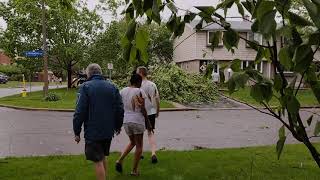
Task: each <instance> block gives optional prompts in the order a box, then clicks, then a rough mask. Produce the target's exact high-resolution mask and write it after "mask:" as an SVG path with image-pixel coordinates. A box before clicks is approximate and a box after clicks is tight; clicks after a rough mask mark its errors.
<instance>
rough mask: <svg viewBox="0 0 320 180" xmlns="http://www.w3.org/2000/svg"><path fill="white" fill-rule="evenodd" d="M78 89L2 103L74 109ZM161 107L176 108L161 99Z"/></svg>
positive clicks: (11, 98)
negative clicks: (46, 97)
mask: <svg viewBox="0 0 320 180" xmlns="http://www.w3.org/2000/svg"><path fill="white" fill-rule="evenodd" d="M77 91H78V90H77V89H69V90H67V89H53V90H49V92H51V93H55V94H57V95H59V96H60V97H61V100H60V101H56V102H47V101H44V100H43V94H42V91H37V92H32V93H28V96H27V97H25V98H22V97H21V96H20V95H14V96H8V97H4V98H0V104H1V105H9V106H16V107H27V108H48V109H74V108H75V102H76V97H77ZM160 108H174V105H173V104H171V103H170V102H168V101H161V103H160Z"/></svg>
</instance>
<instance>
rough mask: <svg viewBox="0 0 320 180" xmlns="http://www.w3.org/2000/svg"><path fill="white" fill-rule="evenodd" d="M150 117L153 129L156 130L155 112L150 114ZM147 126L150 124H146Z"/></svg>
mask: <svg viewBox="0 0 320 180" xmlns="http://www.w3.org/2000/svg"><path fill="white" fill-rule="evenodd" d="M148 119H149V121H150V124H151V128H152V130H154V129H155V128H156V115H155V114H152V115H149V116H148ZM147 127H148V126H147V125H146V128H147Z"/></svg>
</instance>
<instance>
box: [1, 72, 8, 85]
mask: <svg viewBox="0 0 320 180" xmlns="http://www.w3.org/2000/svg"><path fill="white" fill-rule="evenodd" d="M8 80H9V77H8V76H7V75H5V74H0V84H6V83H7V82H8Z"/></svg>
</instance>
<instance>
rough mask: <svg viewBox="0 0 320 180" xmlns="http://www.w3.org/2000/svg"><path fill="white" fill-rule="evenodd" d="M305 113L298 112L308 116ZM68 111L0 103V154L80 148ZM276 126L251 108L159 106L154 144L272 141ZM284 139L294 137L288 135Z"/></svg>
mask: <svg viewBox="0 0 320 180" xmlns="http://www.w3.org/2000/svg"><path fill="white" fill-rule="evenodd" d="M309 114H310V113H308V112H304V113H302V116H303V118H304V119H307V118H308V117H309ZM72 115H73V114H72V113H63V112H39V111H20V110H13V109H7V108H0V157H6V156H29V155H60V154H81V153H83V148H84V144H83V141H82V142H81V143H80V144H79V145H77V144H75V143H74V141H73V132H72ZM280 127H281V124H280V123H278V121H277V120H275V119H273V118H271V117H269V116H267V115H264V114H261V113H259V112H256V111H254V110H219V111H218V110H213V111H188V112H162V113H161V114H160V118H159V119H158V120H157V130H156V135H157V140H158V148H159V149H173V150H191V149H194V148H196V147H204V148H226V147H246V146H259V145H269V144H275V143H276V141H277V137H278V134H277V132H278V129H279V128H280ZM310 131H311V129H310ZM127 142H128V138H127V136H126V135H125V133H124V131H123V132H122V134H121V135H120V136H118V137H116V138H115V139H114V141H113V144H112V147H111V149H112V151H121V150H122V149H123V148H124V147H125V145H126V143H127ZM288 142H289V143H294V142H295V141H293V140H292V138H291V137H290V136H289V138H288ZM145 145H146V146H145V149H148V148H149V147H148V144H147V143H146V142H145Z"/></svg>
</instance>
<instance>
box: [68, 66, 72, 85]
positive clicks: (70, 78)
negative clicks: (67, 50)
mask: <svg viewBox="0 0 320 180" xmlns="http://www.w3.org/2000/svg"><path fill="white" fill-rule="evenodd" d="M67 74H68V88H71V86H72V65H71V63H69V64H68V67H67Z"/></svg>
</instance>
